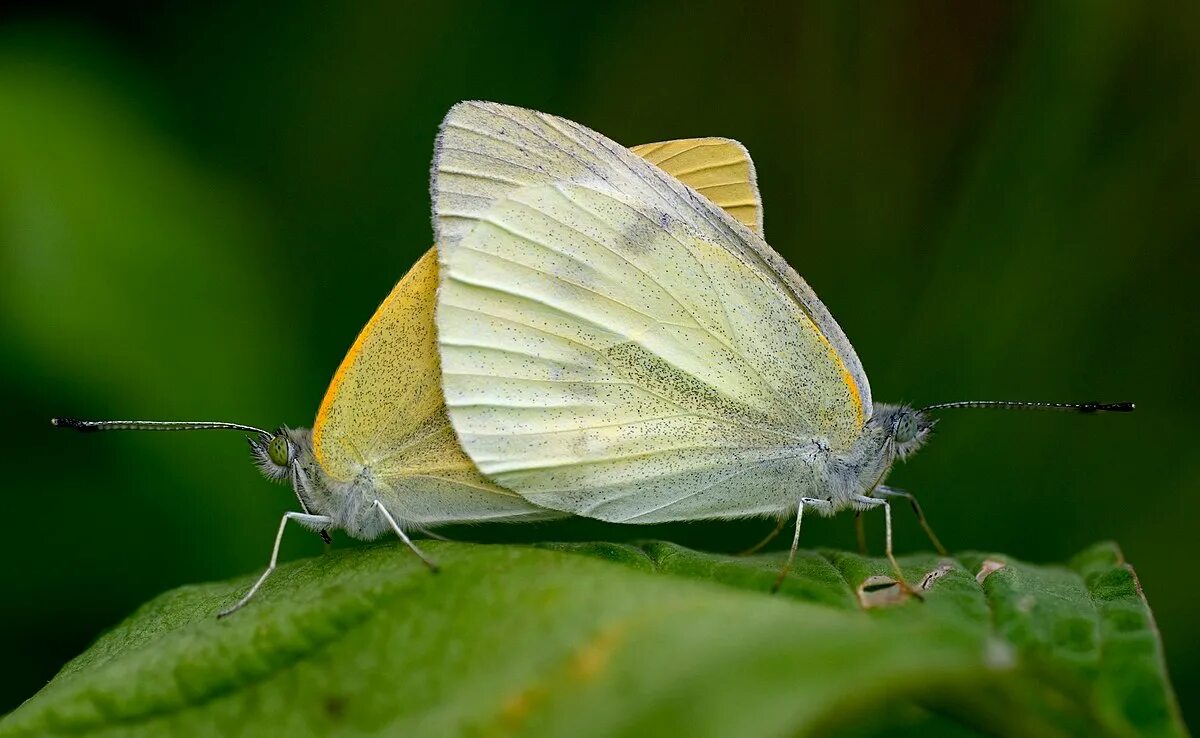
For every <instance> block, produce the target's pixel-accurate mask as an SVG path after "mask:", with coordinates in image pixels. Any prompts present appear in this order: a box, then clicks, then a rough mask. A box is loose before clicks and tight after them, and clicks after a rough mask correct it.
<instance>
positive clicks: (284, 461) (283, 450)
mask: <svg viewBox="0 0 1200 738" xmlns="http://www.w3.org/2000/svg"><path fill="white" fill-rule="evenodd" d="M267 456H269V457H271V461H273V462H274V463H276V464H278V465H279V466H287V465H288V442H287V439H286V438H284V437H283V436H282V435H278V436H275V437H274V438H272V439H271V442H270V443H268V444H267Z"/></svg>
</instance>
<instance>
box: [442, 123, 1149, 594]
mask: <svg viewBox="0 0 1200 738" xmlns="http://www.w3.org/2000/svg"><path fill="white" fill-rule="evenodd" d="M660 164H661V162H660ZM720 182H721V180H719V179H717V180H713V181H711V182H709V183H708V184H709V186H710V187H713V186H720ZM730 182H731V184H732V183H733V180H732V178H731V180H730ZM431 191H432V193H433V217H434V225H435V230H436V235H437V239H436V240H437V243H438V247H437V248H438V255H439V257H438V258H439V262H440V265H441V289H440V292H439V295H438V307H437V332H438V345H439V349H440V352H441V358H442V371H443V388H444V391H445V401H446V407H447V410H448V415H449V419H450V422H451V424H452V425H453V427H454V430H455V432H456V433H457V435H458V438H459V441H460V442H461V444H462V447H463V449H464V450H465V451H466V453H467V455H468V456H469V457H470V458H471V460H472V461H473V462H474V463H475V464H476V466H477V467H478V468H479V470H480V471H481V472H482V473H483V475H484V476H485V477H487V478H488V479H490V480H492V481H493V482H495V483H497V484H499V485H500V486H502V487H504V488H506V489H510V490H513V491H514V492H517V493H518V494H520V495H521V496H522V497H524V498H525V499H527V500H529V501H530V502H532V503H534V504H536V505H539V506H542V507H546V508H550V509H553V510H560V511H563V512H568V513H572V514H574V515H581V516H587V517H592V518H598V519H600V520H606V521H611V522H616V523H631V524H645V523H660V522H667V521H676V520H702V519H721V518H743V517H753V516H774V517H779V518H781V519H783V518H786V517H789V516H791V515H793V514H794V515H795V518H796V526H795V534H794V536H793V541H792V548H791V553H790V554H789V558H788V563H787V564H786V565H785V566H784V568H783V571H781V573H780V579H779V580H777V583H776V586H778V583H779V581H782V578H783V576H784V574H785V573H786V571H787V569H788V567H790V565H791V562H792V560H793V558H794V557H795V553H796V548H797V545H798V540H799V533H800V523H801V520H802V519H803V515H804V513H805V512H807V511H810V510H811V511H813V512H815V513H817V514H819V515H833V514H835V513H837V512H839V511H842V510H847V509H849V510H856V511H865V510H870V509H874V508H883V510H884V513H885V516H886V517H885V520H886V524H887V556H888V558H889V559H890V560H891V562H892V565H893V568H894V569H895V571H896V574H897V578H898V581H899V582H900V583H901V584H902V585H903V586H904V587H906V588H907V584H906V583H904V580H903V576H902V574H901V573H900V569H899V566H898V564H897V563H896V561H895V557H894V554H893V551H892V544H891V538H892V536H891V529H892V527H891V509H890V505H889V502H888V500H889V498H893V497H896V496H904V497H908V498H910V499H911V496H910V495H908V494H907V493H905V492H902V491H900V490H894V489H892V488H889V487H888V486H886V485H885V484H884V481H885V479H886V477H887V475H888V472H889V471H890V469H891V468H892V466H893V463H894V462H895V461H896V460H898V459H903V458H906V457H908V456H911V455H912V454H913V453H914V452H916V451H917V450H918V449H919V448H920V447H921V446H922V445H923V444H924V443H925V442H926V440H927V439H928V437H929V434H930V432H931V430H932V427H933V419H932V417H931V413H932V412H933V411H935V410H940V409H945V408H949V407H964V406H988V405H1004V406H1022V407H1032V406H1035V405H1037V404H1036V403H950V404H946V405H940V406H930V407H927V408H923V409H917V408H913V407H908V406H904V405H890V404H883V403H875V402H874V401H873V399H872V396H871V387H870V384H869V383H868V381H867V376H866V374H865V372H864V371H863V367H862V364H861V362H860V361H859V358H858V356H857V354H856V353H855V351H854V348H853V347H852V346H851V344H850V341H849V340H848V339H847V338H846V335H845V334H844V333H843V332H842V329H841V328H840V327H839V326H838V324H837V322H836V321H835V320H834V319H833V317H832V316H831V315H830V313H829V311H828V310H827V309H826V307H825V305H824V304H823V303H822V302H821V301H820V300H819V299H818V298H817V296H816V294H815V293H814V292H813V290H812V289H811V288H810V287H809V286H808V284H806V283H805V282H804V280H803V279H802V278H801V277H800V275H799V274H797V273H796V271H795V270H794V269H792V267H791V266H789V265H788V263H787V262H786V261H785V260H784V259H783V258H782V257H781V256H780V255H779V254H778V253H777V252H776V251H775V250H774V249H772V248H771V247H770V246H769V245H768V244H767V242H766V241H765V240H764V239H763V235H762V229H761V220H758V221H754V222H750V221H747V219H745V218H738V217H736V213H731V212H727V211H726V210H723V209H722V208H721V207H719V206H718V205H717V204H716V203H715V202H713V201H712V200H711V199H709V198H706V197H704V196H702V195H701V194H700V192H699V191H698V190H697V189H696V188H694V187H692V186H689V185H688V184H687V183H685V182H683V181H681V180H680V179H679V178H678V177H673V176H670V175H669V174H667V172H665V171H664V170H663V169H662V168H661V166H655V164H654V163H652V161H648V160H647V158H646V157H643V156H639V155H638V153H637V152H635V151H634V150H631V149H627V148H625V147H623V146H621V145H620V144H617V143H615V142H614V141H612V140H610V139H608V138H606V137H604V136H602V135H601V134H599V133H596V132H595V131H592V130H590V129H588V128H586V127H584V126H582V125H580V124H578V123H574V122H572V121H569V120H566V119H563V118H559V117H555V116H553V115H548V114H545V113H539V112H536V111H532V110H525V109H521V108H516V107H511V106H506V105H500V104H496V103H489V102H464V103H460V104H458V105H456V106H455V107H454V108H453V109H451V110H450V112H449V113H448V114H447V116H446V118H445V120H444V121H443V123H442V128H441V132H440V135H439V137H438V141H437V145H436V150H435V155H434V163H433V170H432V187H431ZM759 212H760V213H761V210H760V211H759ZM1051 407H1057V408H1060V409H1074V410H1085V411H1095V410H1126V409H1132V405H1127V404H1110V405H1101V404H1098V403H1085V404H1083V405H1067V404H1062V405H1053V406H1051ZM913 504H914V507H915V508H916V505H915V501H914V503H913ZM917 509H919V508H917ZM921 520H922V524H923V525H925V526H926V529H927V530H928V526H927V524H926V523H925V521H924V519H923V517H922V519H921ZM930 533H931V538H932V532H931V531H930ZM934 540H935V545H938V546H939V547H940V544H936V539H934ZM909 589H911V588H909Z"/></svg>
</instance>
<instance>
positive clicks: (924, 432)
mask: <svg viewBox="0 0 1200 738" xmlns="http://www.w3.org/2000/svg"><path fill="white" fill-rule="evenodd" d="M888 422H889V423H890V439H891V443H892V447H893V448H894V449H895V453H896V456H898V457H900V458H901V459H907V458H908V457H909V456H911V455H912V454H914V453H916V452H917V450H918V449H920V448H921V446H923V445H925V441H926V440H927V439H928V438H929V434H930V433H932V432H933V425H934V423H936V422H937V421H935V420H933V419H931V418H930V417H929V416H928V415H926V414H925V413H924V412H922V411H920V410H916V409H913V408H911V407H907V406H903V405H902V406H899V407H896V408H894V409H893V410H892V413H891V417H890V418H889V420H888Z"/></svg>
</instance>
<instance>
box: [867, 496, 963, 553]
mask: <svg viewBox="0 0 1200 738" xmlns="http://www.w3.org/2000/svg"><path fill="white" fill-rule="evenodd" d="M875 493H876V494H878V495H880V496H881V497H904V498H906V499H907V500H908V504H910V505H912V509H913V513H914V514H916V516H917V522H918V523H920V524H921V528H922V529H923V530H924V531H925V535H927V536H929V542H930V543H932V544H933V548H934V549H935V550H936V551H937V552H938V555H940V556H949V554H948V553H946V547H945V546H943V545H942V542H941V541H939V540H938V537H937V536H936V535H935V534H934V532H933V528H931V527H929V521H928V520H926V519H925V511H923V510H922V509H921V503H919V502H917V498H916V497H913V495H912V493H911V492H905V491H904V490H902V489H896V488H894V487H887V486H884V485H882V484H881V485H879V486H878V487H876V488H875Z"/></svg>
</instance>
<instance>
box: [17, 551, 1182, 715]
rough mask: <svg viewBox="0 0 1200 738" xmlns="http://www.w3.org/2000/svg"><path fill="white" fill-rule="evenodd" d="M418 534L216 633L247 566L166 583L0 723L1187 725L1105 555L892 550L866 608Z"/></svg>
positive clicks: (829, 557) (282, 574)
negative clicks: (1030, 557) (170, 586)
mask: <svg viewBox="0 0 1200 738" xmlns="http://www.w3.org/2000/svg"><path fill="white" fill-rule="evenodd" d="M428 548H429V549H430V551H431V552H432V553H433V555H435V556H436V557H437V558H438V559H439V561H440V562H441V563H442V564H443V567H444V568H443V571H442V573H441V574H440V575H437V576H432V575H430V574H428V572H426V571H425V570H424V569H423V568H422V567H421V566H420V564H419V562H417V561H416V560H415V559H414V557H412V556H411V555H408V554H407V553H406V552H405V551H403V550H401V549H400V548H399V547H398V546H395V545H378V546H372V547H367V548H360V549H355V550H348V551H339V552H334V553H331V554H327V555H325V556H320V557H317V558H313V559H306V560H302V561H297V562H293V563H290V564H286V565H284V566H281V567H280V568H279V570H278V571H277V572H276V573H275V575H274V576H273V577H272V578H271V579H270V580H269V581H268V583H267V585H266V586H264V588H263V590H262V591H261V593H260V594H259V596H258V597H257V598H256V599H255V600H254V601H253V602H252V603H251V605H250V606H248V607H247V608H246V609H244V610H242V611H240V612H238V613H237V614H236V615H235V616H233V617H231V618H227V619H225V620H220V621H218V620H217V619H216V618H215V617H214V615H215V613H216V612H217V611H218V610H219V609H221V608H222V607H224V606H227V605H228V604H230V603H231V602H233V601H234V600H235V599H236V598H237V597H238V596H239V595H240V594H241V592H242V591H244V589H245V588H246V587H247V586H248V585H249V583H250V581H251V577H246V578H241V579H237V580H234V581H230V582H225V583H215V584H203V585H192V586H186V587H182V588H179V589H177V590H174V591H171V592H167V593H165V594H163V595H161V596H160V597H158V598H156V599H154V600H152V601H151V602H149V603H147V604H146V605H145V606H143V607H142V608H141V609H140V610H138V611H137V612H135V613H134V614H133V615H132V616H130V617H129V619H127V620H126V621H125V622H124V623H122V624H120V625H119V626H117V627H116V628H114V629H113V630H112V631H110V632H109V633H107V634H105V635H104V636H102V637H101V638H100V639H99V640H98V641H97V642H96V643H95V644H94V645H93V646H92V648H90V649H89V650H88V651H87V652H85V653H84V654H82V655H81V656H79V657H78V658H76V659H75V660H73V661H72V662H70V663H69V664H67V665H66V667H64V668H63V670H62V672H61V673H60V674H59V675H58V676H57V677H56V678H55V679H54V680H53V681H52V682H51V683H50V684H49V685H48V686H47V687H46V688H45V689H43V690H42V691H41V692H40V693H39V694H37V695H35V696H34V697H33V698H32V699H30V700H29V701H28V702H26V703H25V704H24V705H23V706H21V707H20V708H19V709H17V710H16V711H15V712H13V713H12V714H11V715H9V716H8V717H7V718H5V719H4V721H3V722H0V736H25V735H47V734H70V735H88V736H101V735H164V734H170V735H176V736H201V735H243V734H244V735H263V734H274V735H289V736H293V737H294V736H303V735H383V734H386V735H467V736H507V735H523V736H524V735H533V736H542V735H545V736H552V735H571V736H584V737H586V736H613V735H630V736H635V735H656V734H657V735H665V734H672V735H689V736H707V735H712V736H726V735H763V736H785V735H816V734H820V735H830V734H850V733H848V732H846V731H853V734H854V735H869V734H874V732H875V731H884V730H896V729H898V728H899V727H903V726H909V727H910V728H911V729H913V730H921V731H923V732H930V731H932V732H935V733H938V734H943V732H944V731H951V732H949V733H945V734H952V735H964V734H966V735H970V734H973V733H974V732H975V731H979V732H984V731H986V732H987V733H992V734H1002V735H1114V736H1123V735H1130V736H1132V735H1149V736H1178V735H1186V728H1185V727H1184V726H1183V724H1182V722H1181V721H1180V718H1179V716H1178V709H1177V706H1176V705H1175V702H1174V697H1173V696H1172V694H1171V690H1170V686H1169V683H1168V681H1167V677H1166V674H1165V669H1164V666H1163V662H1162V657H1161V647H1160V644H1159V640H1158V635H1157V632H1156V630H1155V628H1154V624H1153V619H1152V617H1151V615H1150V611H1149V608H1148V606H1147V605H1146V602H1145V600H1144V598H1143V597H1142V595H1141V592H1140V589H1139V587H1138V583H1137V579H1136V577H1135V576H1134V573H1133V570H1132V569H1131V568H1130V567H1129V566H1128V565H1126V564H1125V563H1124V561H1123V560H1122V559H1121V556H1120V553H1119V552H1118V551H1117V549H1116V547H1115V546H1112V545H1110V544H1099V545H1097V546H1095V547H1093V548H1091V549H1089V550H1087V551H1085V552H1083V553H1081V554H1080V555H1079V556H1077V557H1076V558H1075V559H1073V560H1072V561H1071V562H1070V563H1069V564H1068V565H1067V566H1064V567H1044V566H1033V565H1029V564H1024V563H1021V562H1018V561H1015V560H1011V559H1007V558H1006V557H999V556H995V555H983V554H963V555H960V556H959V557H957V558H955V559H942V560H939V559H937V558H936V557H933V556H921V555H917V556H911V557H906V558H904V559H902V563H903V565H904V567H905V574H906V576H907V577H909V578H910V579H911V581H913V582H914V583H919V582H922V581H925V582H926V584H925V585H924V586H926V587H927V589H925V592H924V600H923V601H918V600H916V599H913V598H909V599H907V600H903V601H898V602H893V603H892V604H885V605H882V606H877V607H870V608H864V607H863V605H862V602H863V598H864V597H867V598H870V597H871V596H873V595H860V591H859V590H860V585H861V584H862V582H863V581H864V580H866V579H867V578H868V577H871V576H882V575H886V574H887V573H888V568H887V565H886V563H885V562H883V561H882V560H878V559H871V558H864V557H860V556H857V555H852V554H848V553H845V552H837V551H822V552H809V551H805V552H801V555H800V558H799V560H798V562H797V566H796V567H795V569H794V571H793V573H792V574H791V575H789V577H788V580H787V582H786V583H785V585H784V588H783V590H782V592H781V595H780V596H774V597H773V596H771V595H769V594H767V592H768V590H769V588H770V585H771V582H772V581H773V579H774V577H775V574H776V572H777V569H778V566H779V564H780V557H779V556H778V555H768V556H758V557H749V558H737V557H731V556H723V555H713V554H704V553H698V552H695V551H691V550H688V549H685V548H682V547H679V546H676V545H674V544H669V543H662V542H647V543H644V544H640V545H637V546H634V545H623V544H622V545H618V544H599V543H598V544H545V545H542V546H536V547H534V546H502V545H472V544H462V543H439V542H430V543H429V545H428ZM985 562H992V563H991V564H990V565H989V566H988V567H987V570H991V573H990V574H988V575H987V576H986V577H982V581H977V579H976V575H977V573H978V572H979V571H980V570H981V568H982V567H984V564H985ZM1000 562H1003V565H1002V566H1000V565H999V563H1000ZM997 567H998V568H997ZM992 569H994V570H992ZM886 591H887V590H886V589H885V590H884V592H885V595H884V596H882V601H885V602H886V601H887V600H888V599H889V598H888V597H887V596H886ZM893 591H894V590H893ZM877 595H878V593H876V595H875V596H877ZM891 599H893V600H895V599H896V598H891ZM876 601H880V598H879V597H878V596H877V599H876Z"/></svg>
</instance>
